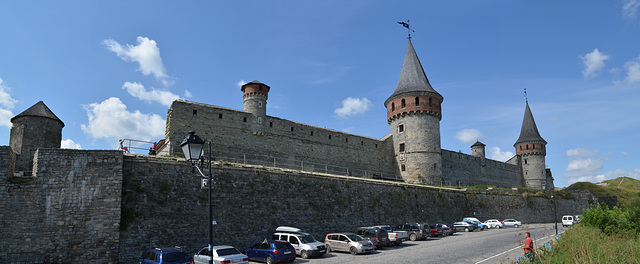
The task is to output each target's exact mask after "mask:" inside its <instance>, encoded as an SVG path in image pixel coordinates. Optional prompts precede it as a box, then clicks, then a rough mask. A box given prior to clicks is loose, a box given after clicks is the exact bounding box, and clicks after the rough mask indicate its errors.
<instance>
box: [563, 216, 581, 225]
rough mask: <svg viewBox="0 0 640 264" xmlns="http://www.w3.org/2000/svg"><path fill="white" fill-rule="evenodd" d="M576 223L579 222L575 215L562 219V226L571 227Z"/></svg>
mask: <svg viewBox="0 0 640 264" xmlns="http://www.w3.org/2000/svg"><path fill="white" fill-rule="evenodd" d="M576 223H577V221H576V219H575V217H573V215H565V216H563V217H562V226H571V225H574V224H576Z"/></svg>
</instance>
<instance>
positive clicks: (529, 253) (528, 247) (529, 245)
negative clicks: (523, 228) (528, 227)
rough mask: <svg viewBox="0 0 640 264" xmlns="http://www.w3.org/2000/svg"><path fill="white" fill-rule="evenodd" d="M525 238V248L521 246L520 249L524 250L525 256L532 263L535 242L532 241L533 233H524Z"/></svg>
mask: <svg viewBox="0 0 640 264" xmlns="http://www.w3.org/2000/svg"><path fill="white" fill-rule="evenodd" d="M524 238H525V241H524V246H520V248H522V249H524V256H525V257H526V258H527V259H529V261H531V260H533V240H531V233H529V232H526V233H524Z"/></svg>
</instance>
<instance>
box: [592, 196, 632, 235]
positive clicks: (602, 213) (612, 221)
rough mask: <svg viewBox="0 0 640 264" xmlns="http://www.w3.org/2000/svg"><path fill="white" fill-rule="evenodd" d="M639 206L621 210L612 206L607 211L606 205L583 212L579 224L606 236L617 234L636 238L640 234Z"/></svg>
mask: <svg viewBox="0 0 640 264" xmlns="http://www.w3.org/2000/svg"><path fill="white" fill-rule="evenodd" d="M639 217H640V206H637V205H636V206H633V207H629V208H621V207H618V206H614V207H613V209H609V208H608V206H607V205H602V206H601V205H600V204H598V206H596V207H594V206H593V205H591V207H590V208H589V209H586V210H583V218H582V221H581V223H582V224H584V225H587V226H592V227H595V228H598V229H600V230H601V231H602V232H604V233H605V234H607V235H613V234H619V235H622V236H631V237H637V236H638V234H640V218H639Z"/></svg>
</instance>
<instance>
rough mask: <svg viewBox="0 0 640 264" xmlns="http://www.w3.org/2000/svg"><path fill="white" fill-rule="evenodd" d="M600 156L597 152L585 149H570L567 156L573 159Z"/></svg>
mask: <svg viewBox="0 0 640 264" xmlns="http://www.w3.org/2000/svg"><path fill="white" fill-rule="evenodd" d="M596 154H598V151H597V150H588V149H585V148H577V149H570V150H567V156H568V157H570V158H573V157H588V156H593V155H596Z"/></svg>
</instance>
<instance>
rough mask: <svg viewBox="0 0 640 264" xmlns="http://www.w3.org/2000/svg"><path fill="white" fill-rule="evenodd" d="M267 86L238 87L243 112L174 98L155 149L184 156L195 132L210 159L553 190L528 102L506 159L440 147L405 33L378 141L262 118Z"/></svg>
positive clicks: (436, 122) (433, 98) (431, 98)
mask: <svg viewBox="0 0 640 264" xmlns="http://www.w3.org/2000/svg"><path fill="white" fill-rule="evenodd" d="M270 89H271V87H269V86H268V85H266V84H263V83H261V82H259V81H253V82H250V83H247V84H245V85H243V86H242V88H241V90H242V93H243V99H244V111H238V110H233V109H228V108H223V107H219V106H213V105H207V104H202V103H196V102H190V101H185V100H176V101H174V102H173V104H172V105H171V107H170V109H169V111H168V114H167V126H166V132H165V133H166V134H165V139H164V141H163V142H162V143H163V144H162V145H161V147H160V149H159V151H158V155H177V156H182V153H181V150H180V148H179V145H180V143H181V141H182V140H183V139H184V138H185V136H186V134H187V132H188V131H196V133H197V134H198V135H199V136H200V137H201V138H202V139H204V140H205V141H207V142H211V143H212V149H213V150H212V152H213V153H212V155H213V156H214V157H216V159H227V158H230V159H231V160H243V159H246V156H247V155H252V156H261V157H268V158H267V160H268V159H280V160H295V161H296V162H297V163H302V164H306V166H304V167H305V169H309V170H314V169H315V170H322V169H323V168H326V167H327V166H329V165H334V166H339V167H341V168H346V170H344V172H342V173H336V174H347V175H349V176H356V177H366V178H381V179H400V180H403V181H406V182H410V183H426V184H432V185H450V186H451V185H458V186H465V185H491V186H500V187H531V188H534V189H543V190H544V189H553V186H554V185H553V177H552V176H551V171H550V170H549V169H547V168H546V166H545V155H546V150H545V148H546V144H547V142H546V141H545V140H544V139H543V138H542V137H541V136H540V133H539V132H538V129H537V127H536V123H535V121H534V119H533V114H532V113H531V109H530V108H529V103H528V102H526V107H525V113H524V120H523V122H522V129H521V132H520V137H519V138H518V139H517V141H516V143H515V144H514V147H515V148H516V156H514V157H512V158H511V159H509V160H508V161H506V162H500V161H495V160H491V159H487V158H486V157H485V149H484V147H485V145H484V144H482V143H481V142H476V143H475V144H473V145H472V146H471V151H472V154H471V155H467V154H463V153H459V152H455V151H449V150H445V149H442V148H441V145H440V120H441V119H442V108H441V104H442V102H443V99H444V98H443V97H442V95H440V94H439V93H438V92H437V91H436V90H435V89H434V88H433V87H432V86H431V84H430V83H429V80H428V79H427V76H426V74H425V72H424V70H423V68H422V65H421V63H420V60H419V59H418V56H417V54H416V51H415V49H414V48H413V44H412V43H411V39H409V43H408V46H407V51H406V53H405V57H404V62H403V64H402V70H401V72H400V78H399V80H398V85H397V87H396V89H395V91H394V92H393V94H391V96H390V97H389V98H388V99H387V100H386V101H385V102H384V105H385V107H386V109H387V122H388V123H389V126H390V128H391V132H390V133H389V134H388V135H386V136H384V137H383V138H381V139H375V138H369V137H364V136H359V135H353V134H349V133H344V132H340V131H335V130H331V129H326V128H320V127H316V126H312V125H307V124H302V123H298V122H294V121H289V120H285V119H281V118H277V117H272V116H268V115H267V112H266V109H267V99H268V97H269V90H270ZM323 164H325V165H323ZM327 164H329V165H327ZM314 167H316V168H314ZM317 167H320V168H317Z"/></svg>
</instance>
